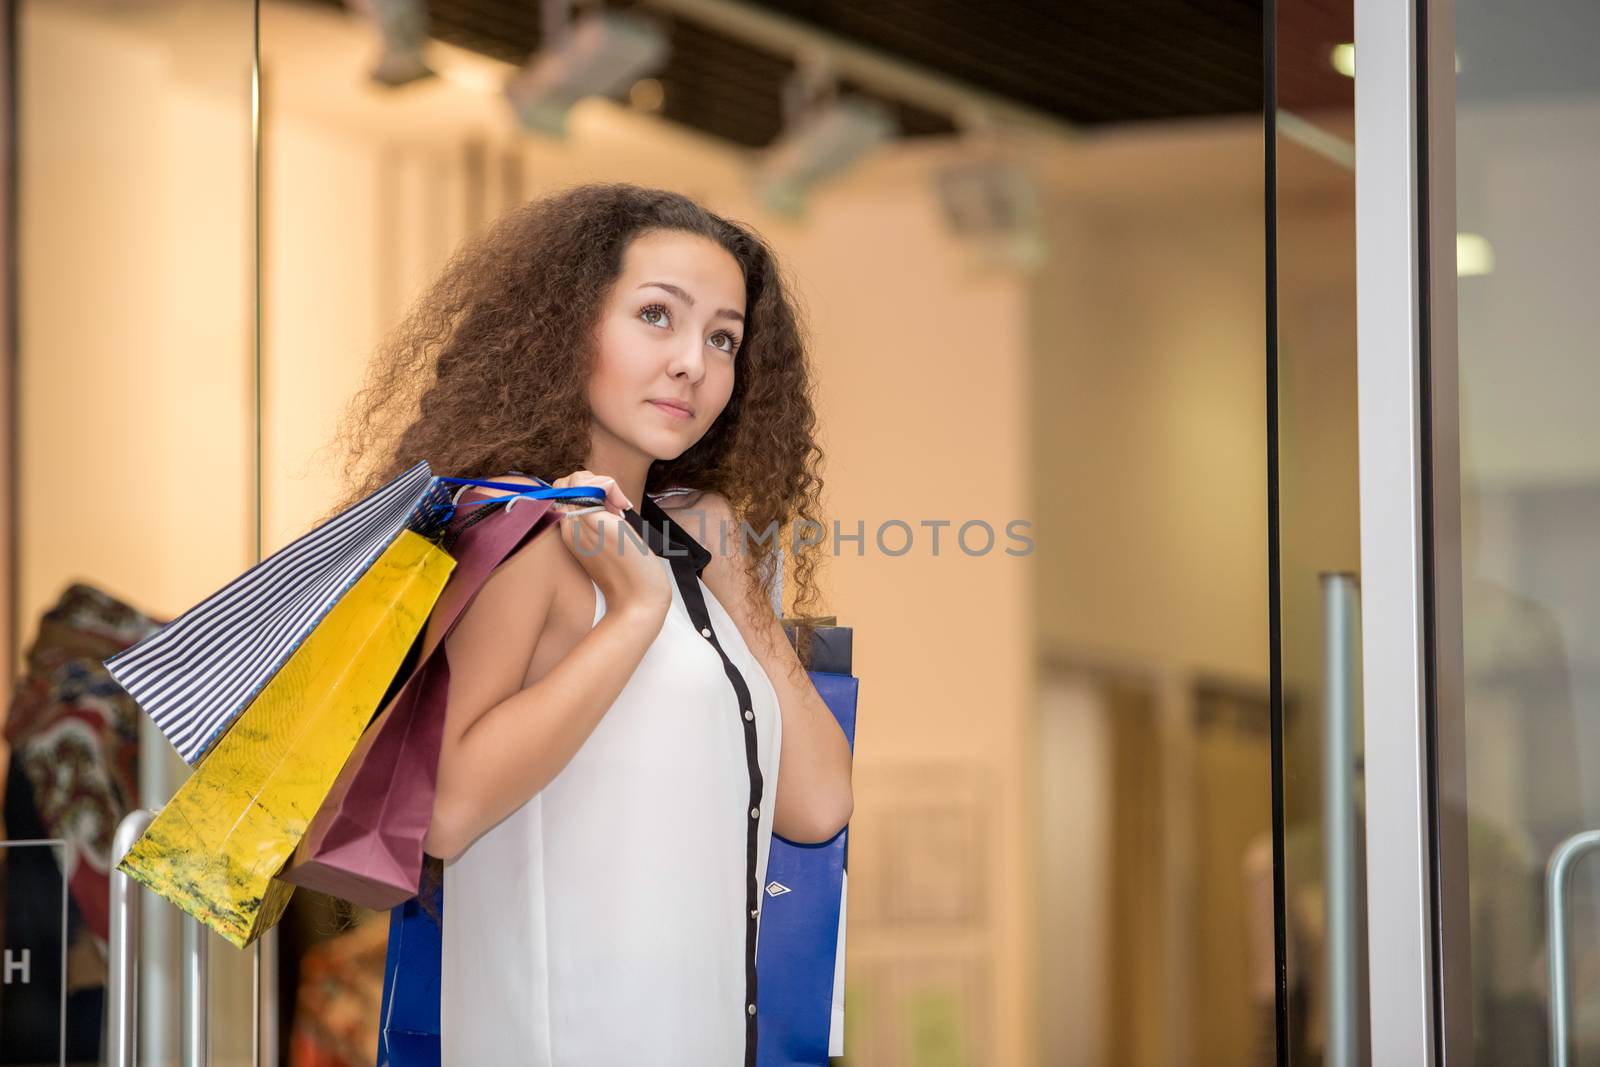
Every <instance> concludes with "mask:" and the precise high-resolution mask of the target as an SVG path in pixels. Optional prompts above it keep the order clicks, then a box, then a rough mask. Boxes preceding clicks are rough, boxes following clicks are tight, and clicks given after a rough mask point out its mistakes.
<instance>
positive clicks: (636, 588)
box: [551, 470, 672, 619]
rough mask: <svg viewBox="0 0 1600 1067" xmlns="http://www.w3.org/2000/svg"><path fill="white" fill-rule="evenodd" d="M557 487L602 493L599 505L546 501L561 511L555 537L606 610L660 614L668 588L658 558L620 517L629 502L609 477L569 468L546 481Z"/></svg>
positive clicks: (667, 605) (668, 595) (666, 603)
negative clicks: (562, 475)
mask: <svg viewBox="0 0 1600 1067" xmlns="http://www.w3.org/2000/svg"><path fill="white" fill-rule="evenodd" d="M551 484H552V485H554V486H556V487H557V488H565V487H567V486H574V485H592V486H597V487H600V488H603V489H604V490H605V491H606V502H605V504H603V505H601V504H592V505H588V506H583V505H578V506H574V505H573V504H571V503H568V502H566V501H560V500H556V501H552V502H551V507H552V508H554V509H555V510H556V511H558V512H560V513H561V539H562V540H563V541H565V542H566V545H567V548H568V550H569V551H571V552H572V555H573V556H574V558H576V559H577V561H578V563H579V564H580V565H582V567H583V569H584V570H586V571H588V572H589V577H590V578H592V579H593V580H594V584H595V585H598V586H599V587H600V591H601V592H602V593H604V594H605V596H606V603H607V604H608V605H609V607H608V609H607V610H608V611H627V612H635V611H637V612H642V613H646V614H651V615H659V616H660V617H661V618H663V619H664V618H665V617H666V613H667V609H669V608H670V607H671V606H672V586H671V585H669V584H668V581H667V575H666V569H665V568H664V567H662V566H661V561H660V557H658V556H657V555H656V554H655V553H654V552H652V551H651V550H650V546H649V545H647V544H646V543H645V541H644V538H643V537H641V536H640V535H639V534H636V533H634V531H633V528H632V527H631V526H629V525H628V521H627V520H626V519H624V518H623V517H622V512H623V510H624V509H626V508H631V507H633V502H632V501H631V500H629V499H628V498H627V497H625V496H624V495H623V494H622V490H621V489H619V488H618V487H617V483H616V481H615V480H613V479H611V478H609V477H607V476H605V475H603V474H595V473H593V472H592V471H583V470H580V471H573V472H572V473H571V474H569V475H567V476H566V477H565V478H560V479H557V480H556V481H554V482H552V483H551Z"/></svg>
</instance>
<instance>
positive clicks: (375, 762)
mask: <svg viewBox="0 0 1600 1067" xmlns="http://www.w3.org/2000/svg"><path fill="white" fill-rule="evenodd" d="M505 500H507V498H503V497H502V498H498V499H495V500H491V501H487V502H484V503H481V504H477V505H476V506H475V507H474V508H473V510H472V511H471V512H470V514H469V516H468V517H467V518H466V519H465V520H464V521H463V520H457V521H455V522H453V523H452V524H451V526H450V527H448V528H447V530H446V534H445V544H446V545H447V546H449V549H450V551H451V553H452V555H453V556H454V558H455V561H456V565H455V570H454V571H453V572H452V573H451V575H450V580H449V582H448V583H447V584H446V585H445V589H444V592H443V593H442V594H441V595H440V597H439V602H438V603H437V604H436V605H435V606H434V609H433V614H432V615H431V616H430V618H429V626H428V632H427V636H426V640H425V642H424V643H423V645H422V646H421V649H420V651H419V653H418V659H417V662H418V663H419V664H420V666H418V667H417V668H416V670H415V671H414V673H412V674H411V675H410V677H409V679H408V680H406V681H405V682H404V684H403V686H402V687H401V689H400V691H399V693H398V695H397V696H396V697H395V698H394V699H393V700H392V701H391V702H390V703H389V704H388V706H387V707H385V709H384V710H383V712H382V713H381V714H380V715H379V716H378V718H377V720H376V721H374V722H373V724H372V725H371V726H370V727H369V728H368V729H367V732H366V733H365V734H364V735H363V736H362V738H361V742H360V744H359V745H358V746H357V748H356V750H355V752H354V753H353V754H352V755H351V757H350V760H349V761H348V762H347V763H346V764H345V768H344V770H343V772H342V773H341V774H340V775H339V778H338V780H337V781H336V782H335V783H334V786H333V789H332V790H331V791H330V792H329V794H328V797H327V799H326V801H324V803H323V805H322V808H321V810H320V811H318V813H317V815H316V817H315V818H314V819H313V820H312V823H311V827H310V828H309V829H308V830H307V831H306V835H305V837H304V839H303V840H302V841H301V842H300V846H299V847H298V848H297V849H296V850H295V853H294V856H293V858H292V859H291V861H290V863H289V867H288V868H287V869H286V870H285V871H284V873H283V879H284V880H285V881H287V882H290V883H292V884H294V885H297V886H302V887H304V888H307V889H316V890H319V891H321V892H324V893H329V894H331V895H333V896H337V897H340V898H342V899H344V900H348V901H350V902H351V903H353V904H356V905H359V906H361V907H364V908H372V909H374V910H382V909H386V908H392V907H394V906H395V905H397V904H399V903H401V902H402V901H404V900H405V899H406V898H407V897H409V896H411V895H413V894H414V893H415V892H416V886H417V878H418V876H419V875H420V874H421V872H422V842H423V839H424V838H425V837H426V836H427V831H428V824H429V822H430V821H431V820H432V816H433V799H434V791H435V786H436V785H437V782H438V770H439V748H440V744H441V741H442V739H443V734H444V720H445V704H446V701H447V698H448V696H449V692H450V665H449V661H448V660H447V659H446V656H445V648H444V639H445V638H446V637H447V636H449V634H450V631H451V630H452V629H454V627H455V624H456V623H457V622H458V621H460V619H461V616H462V614H463V613H464V612H465V611H466V608H467V606H468V605H469V604H470V603H471V602H472V600H473V598H475V597H476V596H477V594H478V591H479V590H480V589H482V588H483V585H484V583H485V582H487V581H488V579H489V575H490V574H491V573H492V572H493V571H494V569H495V568H496V567H498V566H499V565H500V564H501V563H502V562H504V561H505V560H506V559H507V558H508V557H510V556H511V554H512V553H514V552H515V551H517V549H518V548H520V547H521V546H522V545H524V544H526V543H527V542H528V541H529V540H530V539H532V538H534V537H537V536H538V535H539V534H541V533H543V532H545V531H546V530H549V529H550V528H552V527H553V526H554V525H555V524H556V521H557V519H558V516H557V514H556V513H555V512H553V511H552V510H551V509H550V504H549V503H548V502H547V501H544V500H530V501H526V502H524V501H521V500H516V501H514V502H506V503H502V502H501V501H505Z"/></svg>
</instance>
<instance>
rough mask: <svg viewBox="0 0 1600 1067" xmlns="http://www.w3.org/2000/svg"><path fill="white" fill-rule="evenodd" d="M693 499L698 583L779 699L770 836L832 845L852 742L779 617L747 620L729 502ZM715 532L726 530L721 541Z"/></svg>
mask: <svg viewBox="0 0 1600 1067" xmlns="http://www.w3.org/2000/svg"><path fill="white" fill-rule="evenodd" d="M669 499H670V498H669ZM692 499H693V503H692V504H687V505H685V508H684V510H685V511H686V512H687V513H688V514H689V515H691V516H693V517H688V516H686V518H687V522H686V523H681V524H680V525H683V526H684V529H685V530H687V531H689V532H690V533H691V535H693V534H695V533H696V532H697V531H699V530H702V529H703V530H704V531H705V532H706V536H705V538H704V541H705V542H706V548H707V549H709V550H710V551H711V555H712V559H711V562H709V563H707V564H706V569H705V573H704V574H703V575H701V578H702V580H703V581H704V582H705V583H706V588H708V589H710V590H711V591H712V593H714V594H716V597H717V600H719V601H720V602H721V603H722V606H723V607H724V608H726V609H727V612H728V614H729V615H731V616H732V617H733V620H734V622H735V623H736V624H737V625H738V627H739V632H740V634H741V635H743V637H744V640H745V644H746V645H748V646H749V647H750V652H751V654H752V655H754V656H755V657H756V658H757V660H759V661H760V663H761V666H762V668H763V669H764V670H765V671H766V672H767V677H768V678H770V679H771V680H772V688H773V689H775V690H776V691H777V694H778V706H779V712H780V714H781V715H782V716H783V746H782V749H783V750H782V752H781V753H780V754H779V758H778V787H777V788H778V796H777V799H776V801H774V814H773V823H772V829H773V832H774V833H776V834H778V835H780V836H782V837H786V838H788V839H789V840H790V841H796V842H800V843H802V844H805V843H816V842H821V841H827V840H830V839H831V838H832V837H833V836H834V835H835V834H837V833H838V832H839V831H840V830H841V829H843V828H844V825H845V823H847V822H849V821H850V813H851V811H852V810H853V809H854V806H855V799H854V795H853V793H852V791H851V787H850V769H851V755H850V742H849V740H848V739H847V738H846V737H845V735H844V731H843V730H842V729H840V728H839V721H838V720H837V719H835V718H834V717H833V712H831V711H829V710H828V705H827V704H826V703H825V702H824V701H823V699H822V696H821V695H820V694H819V693H818V692H817V687H816V686H814V685H812V684H811V679H810V678H809V677H808V676H807V675H806V673H805V671H804V670H802V669H801V667H800V661H799V657H797V656H796V655H795V651H794V647H793V646H792V645H790V643H789V639H788V637H786V636H785V635H784V632H783V623H782V622H781V621H779V619H778V616H777V615H775V614H773V613H772V612H771V611H770V610H763V611H759V612H755V613H754V614H752V609H751V606H750V598H749V593H748V590H747V581H748V579H747V576H746V574H745V571H744V566H743V561H742V560H740V559H739V551H740V548H741V539H740V538H739V536H738V526H737V524H736V523H735V521H734V519H733V512H732V509H730V508H729V506H728V502H727V500H726V499H724V498H723V497H722V495H721V494H719V493H712V492H705V493H701V494H699V496H698V497H696V498H692ZM665 506H666V505H665V504H663V507H665ZM696 512H698V513H699V514H695V513H696ZM702 517H703V519H704V523H705V525H704V526H703V527H702V526H700V522H701V519H702ZM721 530H726V531H727V537H726V538H724V537H722V536H721V535H720V533H719V531H721ZM724 541H726V542H727V543H726V545H724V543H723V542H724ZM724 550H726V551H725V554H724Z"/></svg>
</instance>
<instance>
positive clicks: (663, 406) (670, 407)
mask: <svg viewBox="0 0 1600 1067" xmlns="http://www.w3.org/2000/svg"><path fill="white" fill-rule="evenodd" d="M650 405H651V406H652V407H654V408H656V409H658V410H660V411H664V412H666V413H667V414H668V415H670V416H672V417H673V418H675V419H690V418H693V417H694V416H692V415H690V414H689V412H687V411H685V410H684V409H683V408H680V407H678V406H677V405H676V404H672V403H668V402H667V401H664V400H652V401H650Z"/></svg>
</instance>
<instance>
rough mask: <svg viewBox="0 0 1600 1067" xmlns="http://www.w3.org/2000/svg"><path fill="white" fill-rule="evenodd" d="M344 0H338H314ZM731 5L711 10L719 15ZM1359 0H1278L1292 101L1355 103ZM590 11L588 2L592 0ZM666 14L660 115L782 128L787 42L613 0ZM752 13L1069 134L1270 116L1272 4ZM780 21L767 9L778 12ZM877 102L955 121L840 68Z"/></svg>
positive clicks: (687, 8)
mask: <svg viewBox="0 0 1600 1067" xmlns="http://www.w3.org/2000/svg"><path fill="white" fill-rule="evenodd" d="M317 2H321V3H324V4H330V5H332V6H343V4H342V2H341V0H317ZM719 2H722V0H713V2H711V3H708V4H705V5H699V6H700V7H703V8H704V9H706V10H714V9H715V8H716V6H717V3H719ZM1352 2H1353V0H1295V2H1294V3H1280V4H1279V5H1278V7H1279V12H1280V15H1279V21H1280V29H1279V42H1278V45H1279V55H1280V71H1279V81H1280V100H1281V101H1282V103H1283V105H1284V106H1286V107H1294V108H1304V109H1306V110H1315V109H1319V108H1340V107H1349V106H1350V104H1351V99H1352V98H1351V92H1352V89H1351V82H1350V80H1349V79H1347V78H1344V77H1342V76H1340V75H1339V74H1337V73H1336V72H1334V71H1333V69H1332V67H1331V65H1330V64H1329V63H1328V58H1327V57H1328V55H1329V53H1330V52H1331V50H1332V47H1333V45H1334V44H1337V43H1339V42H1341V41H1348V40H1350V39H1351V34H1352V29H1353V28H1352V26H1351V8H1352ZM427 5H428V9H429V15H430V20H431V32H432V35H433V36H434V37H436V38H438V39H440V40H444V41H448V42H450V43H452V44H456V45H460V46H463V47H466V48H469V49H472V50H474V51H477V52H480V53H483V54H486V55H490V56H494V57H495V58H498V59H503V60H507V61H510V62H513V63H521V62H522V61H524V60H525V59H526V58H527V57H528V56H529V55H530V54H532V53H533V52H534V51H535V50H537V48H538V47H539V41H540V32H539V20H540V13H539V4H538V2H537V0H427ZM591 6H592V5H591ZM603 6H606V7H610V8H632V9H634V10H637V11H640V12H642V13H646V14H648V15H649V16H650V17H651V18H653V19H655V20H656V21H657V22H658V23H660V24H661V25H662V26H663V27H664V28H665V30H666V32H667V34H668V37H669V39H670V42H671V45H672V50H671V58H670V60H669V61H668V65H667V67H666V69H665V70H663V71H662V72H660V74H659V75H658V78H659V80H660V81H661V83H662V86H663V89H664V90H665V92H664V96H663V103H662V106H661V114H662V115H663V117H665V118H667V119H668V120H671V121H674V122H679V123H682V124H684V125H686V126H690V127H693V128H695V129H697V130H700V131H702V132H705V133H708V134H711V135H713V136H716V137H719V138H722V139H723V140H726V141H728V142H731V143H733V144H737V145H742V146H746V147H750V148H758V147H763V146H765V145H768V144H770V143H772V141H773V140H774V139H775V138H777V136H778V135H779V132H780V131H781V129H782V125H783V112H782V104H781V100H782V91H783V85H784V82H785V80H786V79H787V78H788V77H789V76H790V74H791V73H792V72H793V70H794V66H795V63H794V58H793V55H792V54H791V53H790V52H789V51H788V50H786V49H778V48H774V47H770V46H769V47H764V46H762V45H759V44H755V43H752V42H751V41H750V40H749V39H748V38H744V37H740V36H736V35H734V34H732V33H730V32H727V31H726V30H725V29H723V28H719V26H718V25H717V23H716V21H714V19H713V17H712V16H709V15H702V14H699V13H694V14H691V13H689V12H694V11H696V8H697V5H694V4H684V3H670V4H668V3H659V2H658V3H655V4H652V3H651V2H650V0H612V2H610V3H607V4H605V5H603ZM739 6H740V8H742V9H744V10H749V11H753V12H757V13H761V14H763V15H766V16H773V17H776V18H777V19H781V20H786V21H787V22H789V23H792V24H795V25H797V26H798V27H800V28H801V29H803V30H805V31H809V32H810V33H812V34H821V35H823V36H825V37H827V38H832V39H836V40H842V41H846V42H849V43H850V44H852V45H854V46H856V47H858V48H862V49H867V50H870V51H871V52H873V53H875V54H877V55H880V56H883V57H886V58H888V59H890V60H892V61H893V62H894V63H895V64H896V65H897V66H900V67H902V68H908V69H914V70H916V71H920V72H921V73H923V74H925V75H928V76H931V77H933V78H937V79H939V80H941V81H943V82H946V83H949V84H951V85H960V86H965V87H970V88H972V89H976V90H978V91H980V92H982V93H984V94H986V95H988V96H990V97H991V98H1000V99H1003V100H1004V101H1006V102H1007V103H1008V104H1010V105H1013V106H1016V107H1019V108H1022V109H1026V110H1027V111H1028V112H1030V113H1031V114H1032V115H1033V116H1035V117H1038V118H1042V119H1044V120H1046V121H1047V122H1051V123H1056V124H1060V125H1061V126H1062V128H1063V129H1068V128H1082V129H1095V128H1102V127H1106V126H1110V125H1115V124H1128V123H1141V122H1148V121H1152V120H1169V119H1187V118H1199V117H1213V116H1223V115H1240V114H1247V113H1251V112H1255V113H1259V112H1260V110H1261V107H1262V99H1263V90H1262V70H1263V61H1262V20H1263V17H1264V15H1263V6H1264V5H1263V0H1135V2H1129V0H1078V2H1074V3H1047V2H1044V0H1032V2H1011V3H991V4H975V3H971V2H958V0H750V2H748V3H742V4H740V5H739ZM769 21H770V20H769ZM839 85H840V88H841V89H842V90H845V91H851V92H858V93H862V94H864V95H868V96H871V97H874V98H875V99H877V100H879V101H880V102H882V103H883V104H885V105H887V106H888V107H889V108H890V110H891V112H892V113H893V114H894V116H895V118H896V119H897V122H898V125H899V132H900V135H901V136H903V137H921V136H929V135H945V134H949V133H951V132H953V131H954V130H955V128H956V127H955V125H954V122H953V120H952V118H951V116H950V115H949V114H948V113H946V112H945V111H943V110H941V109H940V108H939V107H937V106H935V105H931V104H928V103H926V102H920V101H918V100H916V99H913V98H912V95H913V94H910V93H905V92H900V93H896V92H892V91H884V89H883V88H882V87H881V86H878V85H864V84H860V83H857V82H852V81H851V80H850V79H849V78H848V77H846V78H841V80H840V82H839Z"/></svg>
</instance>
